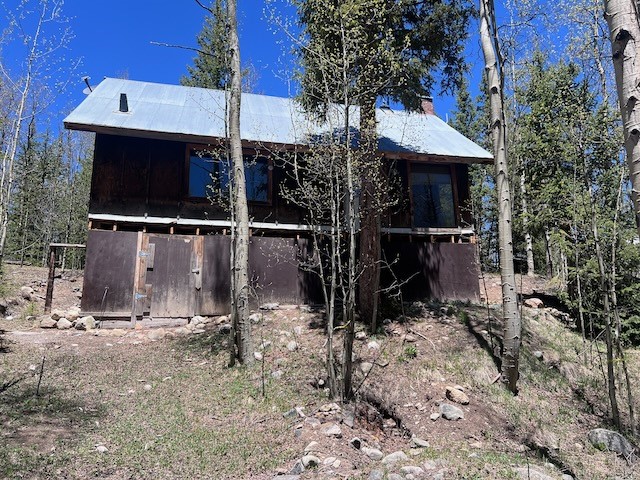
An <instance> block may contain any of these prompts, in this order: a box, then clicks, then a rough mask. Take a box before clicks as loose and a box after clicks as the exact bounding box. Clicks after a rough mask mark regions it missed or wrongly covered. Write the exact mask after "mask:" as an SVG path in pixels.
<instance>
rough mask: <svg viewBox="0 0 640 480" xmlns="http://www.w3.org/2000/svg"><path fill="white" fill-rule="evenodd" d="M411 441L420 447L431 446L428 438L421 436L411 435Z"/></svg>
mask: <svg viewBox="0 0 640 480" xmlns="http://www.w3.org/2000/svg"><path fill="white" fill-rule="evenodd" d="M411 442H412V443H413V444H414V445H415V446H416V447H420V448H429V442H427V441H426V440H423V439H421V438H419V437H416V436H415V435H413V436H412V437H411Z"/></svg>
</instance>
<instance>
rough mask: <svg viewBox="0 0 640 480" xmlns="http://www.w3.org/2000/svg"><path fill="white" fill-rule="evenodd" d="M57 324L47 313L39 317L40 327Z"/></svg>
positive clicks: (52, 326)
mask: <svg viewBox="0 0 640 480" xmlns="http://www.w3.org/2000/svg"><path fill="white" fill-rule="evenodd" d="M57 324H58V322H57V321H55V320H54V319H53V318H51V316H49V315H44V316H42V317H40V328H56V325H57Z"/></svg>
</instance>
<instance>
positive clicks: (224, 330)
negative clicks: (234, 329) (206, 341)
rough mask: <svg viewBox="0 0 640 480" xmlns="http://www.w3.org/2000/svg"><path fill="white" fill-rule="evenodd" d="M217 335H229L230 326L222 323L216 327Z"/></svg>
mask: <svg viewBox="0 0 640 480" xmlns="http://www.w3.org/2000/svg"><path fill="white" fill-rule="evenodd" d="M218 333H219V334H221V335H229V334H230V333H231V324H230V323H223V324H221V325H219V326H218Z"/></svg>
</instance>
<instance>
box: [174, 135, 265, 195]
mask: <svg viewBox="0 0 640 480" xmlns="http://www.w3.org/2000/svg"><path fill="white" fill-rule="evenodd" d="M194 150H200V151H210V152H215V151H217V150H220V151H221V152H222V151H223V149H222V147H220V146H215V145H211V144H209V145H206V144H201V143H188V144H187V145H186V149H185V156H184V157H185V158H184V170H185V176H184V187H183V188H184V196H185V198H186V199H187V200H188V201H190V202H193V203H204V202H205V201H206V202H209V198H208V197H206V196H205V197H199V196H193V195H191V194H190V192H189V183H190V173H191V152H192V151H194ZM248 157H252V158H264V159H266V161H267V199H266V200H251V199H249V198H247V203H249V204H251V205H265V206H271V205H272V204H273V159H272V158H271V156H270V155H268V154H267V153H265V152H264V151H261V150H259V149H257V148H243V149H242V158H243V160H244V161H245V162H246V160H247V158H248ZM245 185H246V179H245Z"/></svg>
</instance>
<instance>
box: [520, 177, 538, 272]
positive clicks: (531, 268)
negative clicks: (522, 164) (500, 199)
mask: <svg viewBox="0 0 640 480" xmlns="http://www.w3.org/2000/svg"><path fill="white" fill-rule="evenodd" d="M525 181H526V179H525V176H524V173H523V174H521V175H520V195H521V197H522V200H521V205H522V229H523V230H524V242H525V249H526V252H527V275H528V276H529V277H533V275H534V274H535V264H534V261H533V240H532V239H531V234H530V233H529V205H528V204H527V186H526V183H525Z"/></svg>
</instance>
